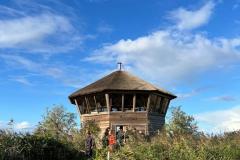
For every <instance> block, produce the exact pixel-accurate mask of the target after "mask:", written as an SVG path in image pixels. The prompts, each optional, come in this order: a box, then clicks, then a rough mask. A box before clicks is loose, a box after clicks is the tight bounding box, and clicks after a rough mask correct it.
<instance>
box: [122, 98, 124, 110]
mask: <svg viewBox="0 0 240 160" xmlns="http://www.w3.org/2000/svg"><path fill="white" fill-rule="evenodd" d="M123 111H124V94H122V112H123Z"/></svg>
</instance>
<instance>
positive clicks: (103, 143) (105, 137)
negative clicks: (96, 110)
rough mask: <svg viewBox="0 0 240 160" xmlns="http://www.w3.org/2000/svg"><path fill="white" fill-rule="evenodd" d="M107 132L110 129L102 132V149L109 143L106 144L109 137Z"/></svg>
mask: <svg viewBox="0 0 240 160" xmlns="http://www.w3.org/2000/svg"><path fill="white" fill-rule="evenodd" d="M109 130H110V128H109V127H108V128H106V130H105V132H104V135H103V138H102V146H103V148H107V146H108V144H109V142H108V136H109Z"/></svg>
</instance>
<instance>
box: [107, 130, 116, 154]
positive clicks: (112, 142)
mask: <svg viewBox="0 0 240 160" xmlns="http://www.w3.org/2000/svg"><path fill="white" fill-rule="evenodd" d="M108 144H109V151H110V152H112V151H113V150H114V148H115V145H116V137H115V133H114V131H113V130H110V131H109V136H108Z"/></svg>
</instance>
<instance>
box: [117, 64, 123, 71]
mask: <svg viewBox="0 0 240 160" xmlns="http://www.w3.org/2000/svg"><path fill="white" fill-rule="evenodd" d="M117 64H118V65H119V71H121V70H122V62H118V63H117Z"/></svg>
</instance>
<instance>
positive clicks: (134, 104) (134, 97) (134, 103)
mask: <svg viewBox="0 0 240 160" xmlns="http://www.w3.org/2000/svg"><path fill="white" fill-rule="evenodd" d="M135 108H136V94H134V95H133V112H135Z"/></svg>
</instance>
